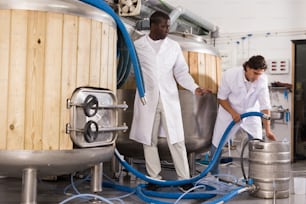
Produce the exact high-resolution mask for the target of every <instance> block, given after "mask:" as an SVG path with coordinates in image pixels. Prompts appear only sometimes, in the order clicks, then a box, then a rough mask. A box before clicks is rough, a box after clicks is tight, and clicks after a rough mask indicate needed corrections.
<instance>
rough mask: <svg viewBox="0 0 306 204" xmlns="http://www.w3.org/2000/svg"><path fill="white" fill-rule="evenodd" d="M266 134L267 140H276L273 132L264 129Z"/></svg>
mask: <svg viewBox="0 0 306 204" xmlns="http://www.w3.org/2000/svg"><path fill="white" fill-rule="evenodd" d="M266 136H267V138H269V140H272V141H276V136H275V135H274V133H273V132H271V131H266Z"/></svg>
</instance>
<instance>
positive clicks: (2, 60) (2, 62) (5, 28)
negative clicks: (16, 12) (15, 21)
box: [0, 10, 11, 149]
mask: <svg viewBox="0 0 306 204" xmlns="http://www.w3.org/2000/svg"><path fill="white" fill-rule="evenodd" d="M0 25H1V32H0V90H1V95H2V97H1V100H0V149H6V143H7V141H6V135H7V131H8V124H7V117H8V89H9V76H8V75H9V59H10V58H9V56H10V36H11V30H10V25H11V12H10V11H9V10H0Z"/></svg>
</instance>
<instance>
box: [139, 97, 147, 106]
mask: <svg viewBox="0 0 306 204" xmlns="http://www.w3.org/2000/svg"><path fill="white" fill-rule="evenodd" d="M140 100H141V103H142V105H146V104H147V99H146V97H145V96H144V97H141V98H140Z"/></svg>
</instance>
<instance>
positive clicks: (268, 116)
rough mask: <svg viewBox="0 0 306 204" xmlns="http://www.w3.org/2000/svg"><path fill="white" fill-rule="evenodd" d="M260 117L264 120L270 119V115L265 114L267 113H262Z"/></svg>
mask: <svg viewBox="0 0 306 204" xmlns="http://www.w3.org/2000/svg"><path fill="white" fill-rule="evenodd" d="M262 118H263V119H266V120H271V116H270V115H267V114H263V115H262Z"/></svg>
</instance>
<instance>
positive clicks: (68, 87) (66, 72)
mask: <svg viewBox="0 0 306 204" xmlns="http://www.w3.org/2000/svg"><path fill="white" fill-rule="evenodd" d="M78 20H79V17H77V16H71V15H65V16H64V23H63V48H62V50H63V51H62V55H63V57H62V80H61V84H62V92H61V98H62V99H61V106H60V107H61V110H60V112H61V114H60V144H59V145H60V146H59V149H61V150H62V149H71V148H72V146H73V145H72V141H71V139H70V136H69V135H67V134H65V129H66V123H68V121H69V112H68V110H67V108H66V99H67V98H70V97H71V93H72V92H73V91H74V89H75V87H76V79H77V49H78Z"/></svg>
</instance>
